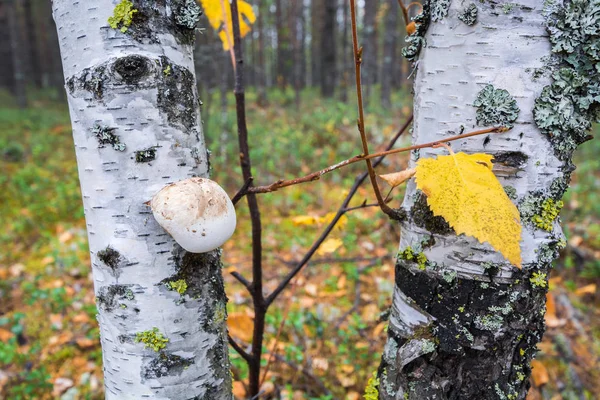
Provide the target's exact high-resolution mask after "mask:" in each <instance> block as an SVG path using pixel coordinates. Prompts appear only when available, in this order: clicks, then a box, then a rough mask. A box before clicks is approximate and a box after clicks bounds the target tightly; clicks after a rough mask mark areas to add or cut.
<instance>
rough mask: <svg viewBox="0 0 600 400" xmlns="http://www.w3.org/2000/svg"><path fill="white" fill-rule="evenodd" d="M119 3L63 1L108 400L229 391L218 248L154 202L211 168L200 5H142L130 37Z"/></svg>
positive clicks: (63, 37) (62, 31)
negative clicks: (202, 96) (191, 243)
mask: <svg viewBox="0 0 600 400" xmlns="http://www.w3.org/2000/svg"><path fill="white" fill-rule="evenodd" d="M117 3H118V2H117V1H116V0H113V1H110V0H95V1H76V0H54V2H53V15H54V18H55V21H56V25H57V29H58V37H59V41H60V49H61V55H62V61H63V66H64V74H65V77H66V78H65V79H66V81H67V94H68V102H69V110H70V114H71V120H72V125H73V136H74V140H75V148H76V153H77V163H78V168H79V177H80V181H81V190H82V195H83V202H84V210H85V217H86V224H87V229H88V237H89V245H90V253H91V259H92V270H93V279H94V287H95V292H96V296H97V306H98V322H99V325H100V336H101V343H102V352H103V363H104V378H105V389H106V398H107V399H141V398H144V399H210V400H212V399H231V398H232V395H231V376H230V371H229V361H228V356H227V338H226V326H225V317H226V309H225V305H226V300H227V299H226V296H225V292H224V290H223V280H222V275H221V265H220V261H219V252H218V251H214V252H211V253H206V254H191V253H186V252H185V251H184V250H183V249H181V248H180V247H179V246H178V245H177V244H176V243H175V242H174V240H173V239H172V238H171V237H170V236H169V235H168V234H167V233H166V232H165V231H164V230H163V229H162V228H161V227H160V226H159V225H158V224H157V223H156V221H155V220H154V218H153V217H152V213H151V211H150V208H149V207H148V205H146V204H145V202H147V201H148V200H150V198H151V197H152V196H153V195H154V194H155V193H156V192H157V191H158V190H160V189H161V188H162V187H164V186H165V185H167V184H170V183H172V182H176V181H178V180H182V179H186V178H189V177H192V176H207V174H208V159H207V151H206V147H205V142H204V138H203V133H202V128H201V120H200V112H199V104H198V103H199V102H198V97H197V91H196V85H195V76H194V65H193V57H192V46H191V44H192V41H191V39H190V38H191V37H193V33H194V29H193V25H195V22H196V18H194V13H195V12H196V11H197V10H194V9H193V7H191V5H190V4H188V3H189V2H186V1H176V0H171V1H169V0H166V1H145V0H143V1H136V2H135V5H134V7H135V8H136V9H137V13H135V14H134V19H133V23H132V24H131V26H129V28H128V30H127V32H125V33H123V32H121V30H120V29H113V28H111V27H110V26H109V24H108V22H107V21H108V19H109V17H110V16H111V15H113V10H114V9H115V6H116V5H117ZM192 4H194V3H193V2H192ZM186 7H187V8H186ZM190 7H191V8H190ZM189 12H191V14H190V13H189ZM186 13H187V14H186ZM184 15H186V16H187V17H186V18H187V19H185V20H184V19H182V18H183V16H184ZM190 15H191V16H192V17H191V19H190ZM177 22H179V24H177ZM186 25H187V26H186ZM121 26H122V25H121ZM121 26H119V27H121ZM169 282H177V283H173V284H170V283H169ZM182 282H185V284H183V283H182ZM144 334H145V336H144ZM144 337H145V338H144ZM165 339H166V340H168V342H165V341H164V340H165ZM152 347H154V349H153V348H152Z"/></svg>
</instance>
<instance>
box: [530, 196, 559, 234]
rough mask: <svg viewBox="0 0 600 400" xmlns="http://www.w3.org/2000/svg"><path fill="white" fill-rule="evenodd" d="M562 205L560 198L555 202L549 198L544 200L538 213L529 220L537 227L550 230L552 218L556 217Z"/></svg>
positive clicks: (552, 222)
mask: <svg viewBox="0 0 600 400" xmlns="http://www.w3.org/2000/svg"><path fill="white" fill-rule="evenodd" d="M563 205H564V204H563V202H562V200H559V201H556V202H555V201H554V200H553V199H550V198H548V199H546V200H544V202H543V203H542V206H541V212H540V214H537V215H534V216H533V217H532V218H531V222H533V224H534V225H535V226H537V227H538V228H540V229H543V230H545V231H548V232H551V231H552V226H553V224H554V220H555V219H556V218H558V214H560V210H561V209H562V207H563Z"/></svg>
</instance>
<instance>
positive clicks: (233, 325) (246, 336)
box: [227, 313, 254, 342]
mask: <svg viewBox="0 0 600 400" xmlns="http://www.w3.org/2000/svg"><path fill="white" fill-rule="evenodd" d="M253 325H254V323H253V322H252V317H250V316H249V315H247V314H245V313H231V314H229V316H228V317H227V328H228V329H229V333H231V336H233V337H235V338H236V339H240V340H243V341H244V342H250V341H251V340H252V327H253Z"/></svg>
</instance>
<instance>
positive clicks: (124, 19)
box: [108, 0, 138, 33]
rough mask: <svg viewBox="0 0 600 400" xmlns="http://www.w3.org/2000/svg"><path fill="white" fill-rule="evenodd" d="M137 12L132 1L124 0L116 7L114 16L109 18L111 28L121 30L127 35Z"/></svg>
mask: <svg viewBox="0 0 600 400" xmlns="http://www.w3.org/2000/svg"><path fill="white" fill-rule="evenodd" d="M137 12H138V10H136V9H135V8H133V3H132V2H131V1H129V0H122V1H121V2H120V3H119V4H117V5H116V6H115V9H114V10H113V15H112V16H110V17H108V24H109V25H110V27H111V28H113V29H119V30H120V31H121V32H123V33H125V32H127V30H128V29H129V26H131V22H132V21H133V15H134V14H135V13H137Z"/></svg>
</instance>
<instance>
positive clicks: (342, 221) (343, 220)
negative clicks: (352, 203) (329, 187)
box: [319, 212, 348, 231]
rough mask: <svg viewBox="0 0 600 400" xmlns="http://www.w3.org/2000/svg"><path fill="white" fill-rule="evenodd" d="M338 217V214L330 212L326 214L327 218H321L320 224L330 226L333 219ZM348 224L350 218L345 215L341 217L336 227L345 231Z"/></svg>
mask: <svg viewBox="0 0 600 400" xmlns="http://www.w3.org/2000/svg"><path fill="white" fill-rule="evenodd" d="M336 215H337V213H335V212H330V213H327V214H325V216H323V217H321V218H319V223H320V224H323V225H325V224H329V223H330V222H331V221H333V219H334V218H335V216H336ZM347 223H348V217H346V216H345V215H342V216H341V217H340V219H338V222H337V224H336V225H335V227H336V228H337V229H338V230H340V231H343V230H344V228H345V227H346V224H347Z"/></svg>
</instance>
